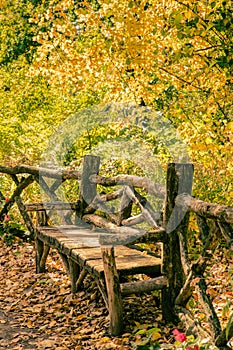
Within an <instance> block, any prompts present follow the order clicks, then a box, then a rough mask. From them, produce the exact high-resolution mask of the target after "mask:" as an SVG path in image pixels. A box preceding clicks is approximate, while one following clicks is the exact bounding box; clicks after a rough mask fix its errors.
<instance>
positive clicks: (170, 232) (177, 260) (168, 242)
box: [162, 163, 193, 322]
mask: <svg viewBox="0 0 233 350" xmlns="http://www.w3.org/2000/svg"><path fill="white" fill-rule="evenodd" d="M192 181H193V165H192V164H175V163H171V164H169V165H168V170H167V193H166V202H165V212H164V227H165V228H166V239H165V242H164V245H163V262H162V272H163V273H164V274H165V276H166V277H167V279H168V287H165V288H164V289H163V290H162V313H163V318H164V319H165V320H166V321H167V322H174V321H175V320H176V315H175V313H174V305H175V299H176V297H177V295H178V294H179V291H180V289H181V288H182V286H183V284H184V280H185V276H184V271H183V267H182V262H181V254H180V242H179V237H178V232H181V233H182V235H183V238H184V241H186V242H187V237H186V235H187V229H188V222H189V215H188V214H187V213H186V212H184V211H183V210H182V209H181V208H180V207H178V206H176V205H175V199H176V197H177V195H179V194H181V193H187V194H190V195H191V192H192Z"/></svg>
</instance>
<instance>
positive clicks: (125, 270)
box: [37, 225, 161, 276]
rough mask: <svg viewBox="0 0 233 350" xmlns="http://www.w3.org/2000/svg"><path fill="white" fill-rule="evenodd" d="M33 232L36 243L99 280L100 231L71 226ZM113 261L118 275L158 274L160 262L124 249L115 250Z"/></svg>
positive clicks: (100, 262) (101, 273) (39, 228)
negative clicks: (42, 244) (53, 251)
mask: <svg viewBox="0 0 233 350" xmlns="http://www.w3.org/2000/svg"><path fill="white" fill-rule="evenodd" d="M37 230H38V238H39V239H41V240H42V241H44V242H47V243H49V244H50V245H51V246H53V247H54V248H56V249H58V250H59V251H60V252H62V253H63V254H66V255H67V256H70V257H71V258H72V259H73V260H74V261H76V262H77V263H78V264H79V265H81V266H85V267H86V269H87V270H88V271H89V272H90V273H94V274H95V275H97V276H99V275H101V276H103V273H104V267H103V260H102V255H101V249H100V244H99V234H100V233H101V232H103V231H98V232H96V231H93V230H92V229H89V228H87V227H83V226H81V227H79V226H71V225H68V226H67V225H66V226H59V227H56V226H41V227H38V228H37ZM104 233H105V232H104ZM105 234H106V233H105ZM115 257H116V267H117V270H118V272H119V273H120V275H131V274H138V273H144V274H149V275H150V274H154V275H160V274H161V259H160V258H156V257H153V256H151V255H144V254H143V253H142V252H140V251H137V250H135V249H132V248H128V247H126V246H115Z"/></svg>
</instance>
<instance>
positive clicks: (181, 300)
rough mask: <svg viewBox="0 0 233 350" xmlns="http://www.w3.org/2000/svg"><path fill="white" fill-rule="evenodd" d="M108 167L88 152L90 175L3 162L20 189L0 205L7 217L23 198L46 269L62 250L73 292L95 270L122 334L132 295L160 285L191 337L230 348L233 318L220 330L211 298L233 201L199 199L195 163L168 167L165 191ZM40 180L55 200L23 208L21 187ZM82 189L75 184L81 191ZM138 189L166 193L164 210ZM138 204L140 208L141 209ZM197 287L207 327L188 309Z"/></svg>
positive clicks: (232, 237)
mask: <svg viewBox="0 0 233 350" xmlns="http://www.w3.org/2000/svg"><path fill="white" fill-rule="evenodd" d="M99 163H100V160H99V158H98V157H93V156H86V157H85V158H84V162H83V170H82V172H79V171H78V170H67V169H48V168H41V167H40V168H36V167H32V166H25V165H19V166H15V167H5V166H0V172H2V173H5V174H7V176H11V178H12V180H13V182H14V183H15V185H16V187H15V189H14V191H13V193H12V195H11V197H10V198H9V200H8V201H7V202H5V204H4V206H3V208H2V209H1V211H0V220H1V219H2V220H3V218H4V216H5V215H7V213H8V211H9V209H10V208H11V207H12V206H13V204H14V203H16V204H17V206H18V209H19V211H20V213H21V215H22V217H23V219H24V221H25V224H26V226H27V228H28V231H29V232H30V234H31V237H32V238H34V239H35V245H36V251H37V256H36V268H37V272H43V271H45V264H46V258H47V256H48V254H49V250H50V248H51V247H52V248H55V249H57V250H58V252H59V253H60V255H61V257H62V260H63V262H64V265H65V267H66V269H67V272H68V274H69V275H70V279H71V289H72V292H76V291H77V290H79V288H81V286H82V283H83V281H84V278H85V276H86V275H87V274H91V275H92V276H93V278H94V279H95V281H96V284H97V286H98V287H99V289H100V291H101V293H102V296H103V299H104V301H105V303H106V306H107V308H108V310H109V315H110V332H111V333H112V334H114V335H117V334H120V333H121V331H122V329H123V322H122V320H123V308H122V298H123V297H124V296H125V295H127V294H130V293H133V294H135V293H144V292H150V291H153V290H157V289H158V290H161V292H160V295H161V309H162V315H163V318H164V320H165V321H167V322H173V321H174V320H175V318H176V317H177V316H178V319H179V320H181V321H182V322H183V323H184V325H185V326H186V329H187V330H188V331H190V332H191V333H193V334H196V335H197V336H201V337H203V338H205V339H210V343H211V344H215V345H216V346H217V347H218V348H219V349H222V350H225V349H231V347H230V346H228V341H229V340H230V338H232V337H233V320H232V316H230V318H229V321H228V323H227V325H225V326H224V327H223V328H221V324H220V320H219V318H218V315H217V313H216V311H215V309H214V306H213V303H212V300H211V298H210V296H209V295H208V288H209V286H208V285H207V283H208V281H206V278H205V271H206V268H207V267H208V266H209V264H210V262H211V259H212V256H213V255H214V251H215V249H216V248H217V247H218V246H219V243H221V240H224V241H225V244H226V246H227V247H228V248H231V249H232V246H233V227H232V225H233V207H229V206H226V205H221V204H217V203H208V202H203V201H202V200H200V199H196V198H193V197H192V196H190V194H191V188H192V178H193V166H192V165H191V164H175V163H171V164H169V165H168V168H167V180H166V189H165V188H164V187H163V186H161V185H158V184H155V183H153V182H152V181H151V180H149V179H147V178H142V177H139V176H132V175H118V176H114V177H111V178H109V177H108V178H106V177H103V176H100V175H99ZM21 174H24V176H21ZM25 174H27V177H25ZM47 179H49V181H48V182H47ZM71 179H72V181H74V182H77V181H80V182H79V186H78V190H77V192H78V191H79V198H78V200H77V201H75V202H71V203H64V202H62V201H61V200H60V199H59V194H57V192H56V191H57V189H60V188H61V187H60V186H61V185H62V184H63V183H64V182H66V180H71ZM35 182H36V183H37V184H39V185H40V187H41V189H42V190H43V191H45V192H46V195H47V196H48V197H49V198H50V200H51V202H49V203H45V202H43V203H31V204H26V205H25V204H24V202H23V199H22V197H21V193H22V191H24V190H25V189H26V188H27V187H28V186H30V185H31V184H33V183H35ZM76 185H77V183H76V184H74V186H72V189H74V188H77V186H76ZM110 186H113V187H114V186H117V189H116V190H114V192H109V191H108V190H106V193H103V192H102V189H103V188H106V187H110ZM138 188H140V189H143V191H144V192H149V193H150V197H149V198H150V201H153V199H154V198H156V197H162V198H163V200H164V199H165V200H164V209H163V212H162V215H161V213H157V212H155V210H154V209H153V208H154V207H155V206H154V205H151V203H149V200H148V196H147V195H145V194H144V192H142V191H141V190H138ZM97 190H98V191H99V194H98V192H97ZM2 198H5V197H4V196H2ZM75 198H76V193H75ZM151 198H152V199H151ZM108 201H112V202H110V203H107V202H108ZM112 203H116V204H113V205H112ZM109 204H111V205H110V206H109ZM152 204H154V203H152ZM135 207H136V208H137V209H139V210H140V213H138V212H137V213H136V214H135V213H134V210H135ZM112 208H113V209H112ZM132 208H133V210H132ZM33 211H36V213H37V220H36V221H37V223H36V225H35V221H34V220H32V219H31V218H30V215H29V213H30V212H33ZM53 212H55V213H56V215H53ZM189 213H191V215H192V224H193V223H194V221H193V219H194V220H196V227H197V228H198V230H197V234H198V233H199V240H200V242H201V245H200V248H199V252H200V254H199V256H198V258H197V259H196V260H193V259H192V258H191V259H190V256H191V255H192V253H191V251H190V249H189V248H190V247H189V244H188V239H187V227H188V222H189ZM33 216H34V214H33ZM161 216H162V217H161ZM142 222H143V223H142ZM140 223H141V224H142V225H143V226H142V227H140ZM145 223H146V225H144V224H145ZM138 224H139V225H138ZM143 242H144V243H150V242H152V243H154V244H156V242H160V243H159V246H160V247H161V254H160V255H159V256H157V255H156V254H155V253H154V252H151V251H149V250H148V249H145V244H144V245H143V249H142V245H141V243H143ZM150 245H151V243H150V244H149V246H150ZM146 247H148V245H146ZM190 253H191V254H190ZM137 274H139V275H140V278H138V279H135V278H133V279H132V280H131V279H129V280H127V278H126V277H127V276H128V275H137ZM141 275H143V276H144V277H145V278H144V279H143V278H141V277H142V276H141ZM210 287H211V286H210ZM193 293H195V300H196V298H198V305H200V308H203V310H205V313H206V322H207V325H208V326H206V323H204V327H202V326H201V324H200V323H198V322H197V320H196V317H195V316H194V315H193V314H192V312H191V310H190V308H189V307H188V303H189V300H190V299H191V298H192V296H193Z"/></svg>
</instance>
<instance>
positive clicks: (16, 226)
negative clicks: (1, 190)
mask: <svg viewBox="0 0 233 350" xmlns="http://www.w3.org/2000/svg"><path fill="white" fill-rule="evenodd" d="M8 201H9V199H8V198H6V199H5V200H2V201H0V209H1V207H2V206H3V205H4V203H7V202H8ZM0 237H2V239H3V240H4V242H5V243H6V245H8V246H10V245H12V243H13V242H14V240H15V237H20V238H22V239H25V238H26V235H25V233H24V230H23V226H22V224H21V223H17V222H15V219H14V218H13V217H12V216H11V215H8V214H5V215H4V218H3V221H2V222H0Z"/></svg>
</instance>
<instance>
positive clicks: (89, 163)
mask: <svg viewBox="0 0 233 350" xmlns="http://www.w3.org/2000/svg"><path fill="white" fill-rule="evenodd" d="M99 167H100V157H96V156H92V155H86V156H85V157H84V162H83V171H82V178H81V184H80V195H79V197H80V200H81V213H83V210H84V209H85V208H86V207H87V206H88V205H89V204H90V203H91V202H92V201H93V199H94V198H95V196H96V184H95V183H92V182H91V181H90V176H91V175H97V174H98V172H99Z"/></svg>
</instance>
